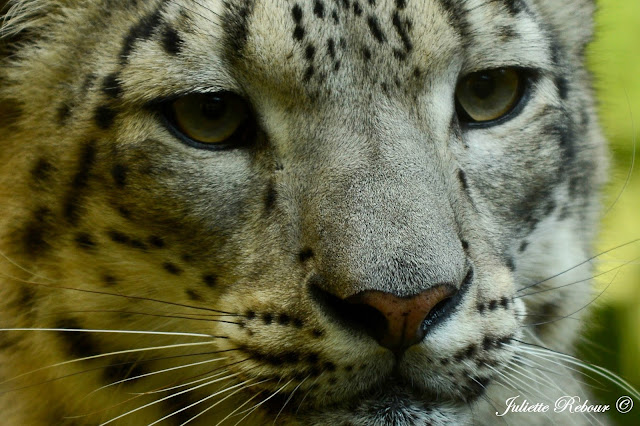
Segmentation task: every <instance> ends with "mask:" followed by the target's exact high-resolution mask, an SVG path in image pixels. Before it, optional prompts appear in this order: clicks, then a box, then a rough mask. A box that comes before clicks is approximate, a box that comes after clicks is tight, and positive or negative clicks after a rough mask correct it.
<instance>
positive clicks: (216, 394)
mask: <svg viewBox="0 0 640 426" xmlns="http://www.w3.org/2000/svg"><path fill="white" fill-rule="evenodd" d="M249 380H252V379H249ZM247 383H248V381H245V382H240V383H238V384H235V385H233V386H229V387H226V388H224V389H222V390H219V391H218V392H214V393H212V394H211V395H207V396H206V397H204V398H202V399H200V400H198V401H196V402H194V403H192V404H189V405H187V406H186V407H182V408H181V409H179V410H176V411H174V412H173V413H170V414H167V415H166V416H164V417H162V418H161V419H158V420H156V421H155V422H153V423H149V425H148V426H153V425H157V424H158V423H160V422H162V421H164V420H166V419H168V418H171V417H173V416H175V415H176V414H178V413H182V412H183V411H186V410H188V409H189V408H191V407H195V406H196V405H199V404H201V403H203V402H205V401H208V400H210V399H211V398H215V397H216V396H218V395H221V394H223V393H225V392H229V391H230V390H233V389H236V388H238V387H242V386H244V385H246V384H247ZM231 395H233V393H232V394H231ZM231 395H228V396H227V397H225V398H224V399H221V400H220V401H218V402H217V403H220V402H222V401H224V400H225V399H226V398H228V397H229V396H231ZM200 414H202V412H201V413H200ZM196 417H198V416H196ZM196 417H192V418H191V419H189V420H188V421H187V422H185V423H183V424H186V423H189V422H190V421H191V420H193V419H195V418H196Z"/></svg>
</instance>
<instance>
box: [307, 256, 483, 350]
mask: <svg viewBox="0 0 640 426" xmlns="http://www.w3.org/2000/svg"><path fill="white" fill-rule="evenodd" d="M472 277H473V270H472V269H469V272H468V273H467V275H466V277H465V279H464V280H463V281H462V283H461V285H460V286H455V285H453V284H450V283H446V284H436V285H432V286H430V287H429V288H428V289H426V290H423V291H421V292H420V293H418V294H415V295H411V296H399V295H397V294H393V293H389V292H385V291H381V290H365V291H362V292H359V293H357V294H355V295H352V296H348V297H346V298H341V297H339V296H337V295H335V294H333V293H332V292H330V291H327V290H325V289H324V288H323V287H325V286H323V285H322V284H323V282H324V279H323V278H322V277H321V276H318V275H316V276H315V277H314V278H313V279H312V280H311V282H310V284H311V286H310V289H311V291H312V294H313V296H314V299H315V301H316V303H318V304H319V305H320V306H322V307H323V308H324V309H325V312H327V313H328V314H329V316H330V317H331V318H332V319H333V320H334V321H337V322H338V323H340V324H342V326H343V327H344V328H347V329H350V330H353V331H357V332H364V333H366V334H368V335H369V336H370V337H372V338H373V339H375V340H376V341H377V342H378V344H379V345H380V346H383V347H385V348H388V349H390V350H391V351H393V352H394V353H396V355H399V354H402V353H403V352H404V351H406V350H407V349H408V348H409V347H411V346H413V345H415V344H417V343H420V342H421V341H422V340H423V339H424V337H425V336H426V334H427V333H428V332H429V330H430V329H431V328H433V327H434V326H435V325H436V324H438V323H440V322H442V321H444V320H445V319H446V318H447V317H448V316H449V315H450V314H451V313H452V312H453V311H454V310H455V307H456V306H457V305H458V304H459V303H460V302H461V300H462V299H463V297H464V294H465V293H466V291H467V290H468V289H469V286H470V283H471V282H472V279H473V278H472Z"/></svg>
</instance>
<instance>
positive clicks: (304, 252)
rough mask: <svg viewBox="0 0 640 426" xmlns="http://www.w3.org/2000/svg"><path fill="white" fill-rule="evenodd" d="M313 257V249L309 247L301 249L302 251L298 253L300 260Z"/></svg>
mask: <svg viewBox="0 0 640 426" xmlns="http://www.w3.org/2000/svg"><path fill="white" fill-rule="evenodd" d="M312 257H313V250H311V249H310V248H308V247H307V248H305V249H303V250H301V251H300V253H299V254H298V260H300V262H306V261H307V260H309V259H311V258H312Z"/></svg>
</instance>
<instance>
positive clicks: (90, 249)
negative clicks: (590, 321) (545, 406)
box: [0, 0, 606, 426]
mask: <svg viewBox="0 0 640 426" xmlns="http://www.w3.org/2000/svg"><path fill="white" fill-rule="evenodd" d="M12 4H13V5H14V8H13V9H12V11H11V12H10V13H9V15H8V19H7V20H6V23H5V29H4V34H5V45H4V47H3V54H4V59H3V62H2V63H1V65H0V81H2V87H1V88H0V99H1V100H2V106H0V129H2V130H1V134H2V142H3V146H4V148H3V150H2V151H1V152H0V156H1V160H2V161H0V167H1V168H0V179H1V180H2V188H3V190H2V192H1V193H0V196H1V197H2V199H1V203H2V205H3V206H5V207H4V210H3V215H2V218H1V221H0V252H1V253H2V254H3V259H4V260H2V261H1V262H0V263H1V265H2V266H0V271H1V274H2V277H1V279H2V280H3V282H2V286H1V287H0V294H1V295H2V299H1V300H2V301H1V302H0V307H1V309H0V327H3V328H5V329H19V330H12V331H3V332H0V359H1V365H2V366H1V367H0V381H4V380H10V381H9V382H7V385H8V384H9V383H11V387H10V390H11V391H10V392H7V393H4V394H0V407H2V411H3V412H5V413H8V414H7V415H8V416H9V417H8V418H9V419H10V421H11V422H12V423H11V424H51V421H53V420H55V421H65V422H69V423H70V424H73V422H74V421H75V420H74V419H77V420H78V421H79V423H80V424H84V423H83V422H87V421H88V422H89V423H91V424H94V423H95V424H110V423H114V424H136V425H137V424H155V423H153V422H156V421H159V420H161V421H162V422H167V424H172V423H171V422H175V423H176V424H184V423H185V422H192V423H193V424H204V425H215V424H236V423H237V422H239V421H240V422H241V423H242V422H246V423H249V424H266V423H267V422H268V423H272V422H273V423H283V424H309V425H315V424H317V425H326V424H335V425H343V424H344V425H398V426H400V425H418V424H425V425H426V424H451V423H466V422H470V421H471V420H472V419H473V421H474V422H475V423H480V424H487V423H492V422H494V421H495V418H496V417H495V412H496V408H495V405H494V401H504V400H505V399H506V398H505V396H506V395H509V396H514V395H515V394H523V395H524V394H532V395H536V396H540V394H542V395H543V396H544V397H545V398H549V399H550V400H555V395H556V393H557V394H558V395H565V394H571V392H575V391H576V389H579V385H578V384H577V382H575V380H574V379H573V378H572V375H571V371H570V370H569V369H568V368H565V367H563V366H560V365H559V364H558V363H555V362H548V360H547V358H545V352H544V351H545V350H548V349H546V348H553V349H554V350H560V351H566V350H569V349H570V345H571V341H572V338H573V336H574V334H575V331H576V330H575V324H566V322H562V321H559V319H561V318H562V317H564V316H566V315H568V314H571V313H573V312H574V311H577V310H579V309H580V308H581V307H582V306H583V305H585V304H586V303H587V302H588V297H589V291H588V289H587V288H586V287H587V286H586V285H584V284H582V285H580V286H576V285H572V283H574V282H575V281H579V280H581V279H583V278H584V277H585V274H587V275H586V276H588V271H589V267H588V262H585V261H586V260H587V259H588V258H589V257H590V244H591V240H592V237H593V235H594V228H595V223H596V220H597V212H598V202H597V195H598V189H599V186H600V184H601V183H602V181H603V175H604V172H605V163H606V161H605V159H606V155H605V154H604V141H603V138H602V137H601V135H600V132H599V129H598V127H597V123H596V119H595V113H594V106H593V100H592V97H591V92H590V83H589V76H588V73H587V72H586V71H585V69H584V64H583V60H584V56H583V55H584V47H585V45H586V43H587V42H588V41H589V38H590V36H591V30H590V28H591V13H592V9H593V4H592V2H591V1H587V0H574V1H570V2H564V3H562V4H560V3H558V2H556V1H552V0H518V1H507V0H496V1H486V0H467V1H450V0H427V1H417V0H368V1H367V0H359V1H358V0H340V1H337V0H336V1H329V0H313V1H302V0H297V1H296V0H293V1H290V0H273V1H266V0H263V1H259V0H227V1H222V0H193V1H191V0H171V1H169V0H162V1H159V0H154V1H147V2H139V1H125V0H120V1H118V0H104V1H95V2H81V1H74V0H68V1H64V2H51V1H47V0H31V1H16V2H14V3H12ZM36 330H39V331H36ZM543 348H544V349H543ZM53 365H55V367H51V366H53ZM34 369H36V370H35V371H34ZM548 371H552V372H554V373H557V377H555V376H554V377H553V380H552V382H553V384H554V387H553V389H551V390H549V389H548V388H546V387H547V385H548V383H551V382H550V381H549V380H550V379H548V380H547V379H545V377H546V374H547V373H546V372H548ZM518 374H519V375H520V376H518ZM16 376H17V377H16ZM522 377H524V378H526V380H522ZM531 378H537V379H538V380H531ZM534 382H537V383H534ZM0 386H5V385H2V384H0ZM23 388H24V389H23ZM556 388H557V389H556ZM0 389H4V388H0ZM8 389H9V388H8ZM541 389H544V391H541ZM514 392H515V393H514ZM567 392H568V393H567ZM499 411H502V410H499ZM543 420H545V418H544V417H540V416H537V417H527V416H525V415H523V417H522V419H521V421H526V422H529V423H535V422H541V421H543ZM582 420H583V421H585V422H586V421H588V420H589V419H588V417H584V418H582Z"/></svg>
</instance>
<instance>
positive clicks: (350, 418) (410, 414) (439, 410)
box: [265, 373, 468, 426]
mask: <svg viewBox="0 0 640 426" xmlns="http://www.w3.org/2000/svg"><path fill="white" fill-rule="evenodd" d="M307 396H308V395H307ZM307 396H304V395H303V396H302V397H300V398H295V397H294V398H292V396H291V395H290V394H289V395H287V394H282V395H277V396H274V397H273V398H271V399H270V400H269V401H268V402H267V403H266V404H265V408H266V409H267V411H268V412H269V413H271V415H272V416H274V417H280V418H281V419H283V418H287V417H291V418H292V419H293V418H295V419H296V421H301V422H302V424H305V425H307V424H308V425H320V424H323V425H326V424H340V425H341V424H352V425H360V424H362V425H397V426H405V425H406V426H409V425H416V424H433V425H436V424H450V420H451V419H452V418H460V422H459V423H464V421H463V420H462V417H461V416H463V413H464V407H465V406H466V404H467V403H468V400H467V401H464V400H463V399H462V398H454V397H452V396H445V395H444V394H443V393H436V392H432V391H427V390H424V389H419V388H418V387H416V386H414V385H412V384H411V383H410V381H408V380H407V379H404V378H402V377H400V376H399V375H398V374H396V373H394V374H392V375H391V376H389V377H388V378H387V379H385V380H382V381H381V382H380V383H377V384H375V385H374V386H372V387H371V388H369V389H367V390H365V391H363V392H360V393H358V394H355V395H353V396H352V397H346V398H340V399H339V400H332V399H331V398H330V395H329V396H328V397H327V399H326V402H325V401H323V400H315V401H313V402H311V401H309V398H307ZM440 419H441V420H442V423H440V422H439V420H440ZM445 419H448V420H449V421H448V422H445V421H444V420H445ZM285 423H286V422H285Z"/></svg>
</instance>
